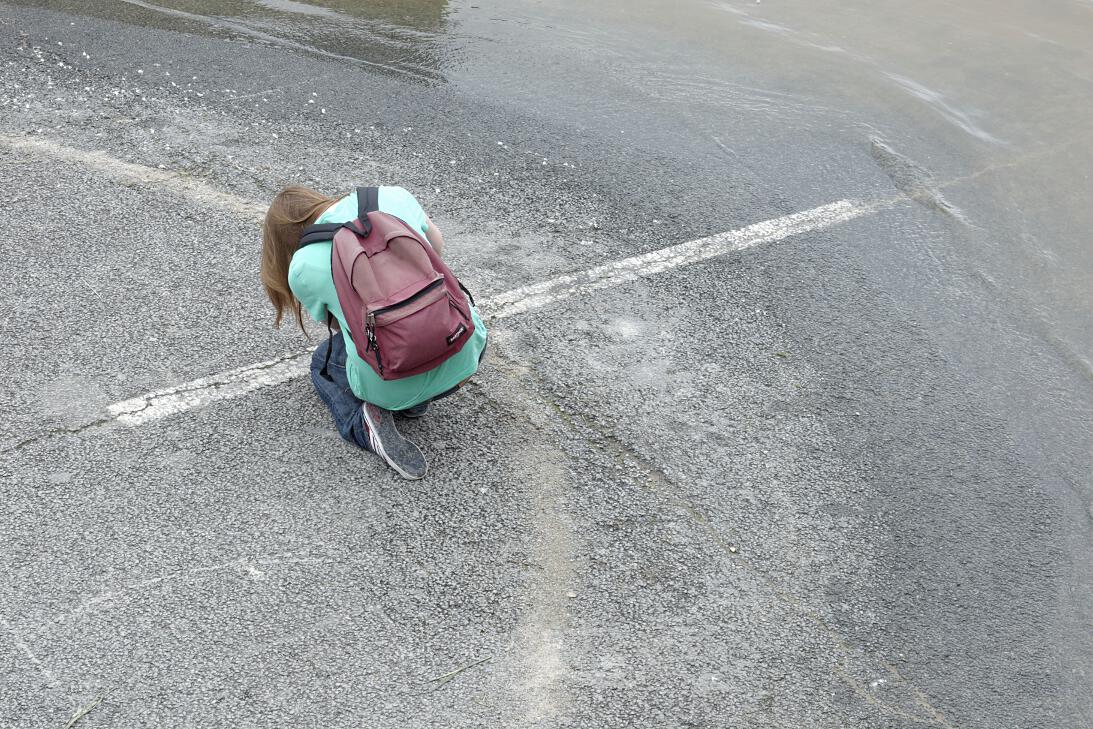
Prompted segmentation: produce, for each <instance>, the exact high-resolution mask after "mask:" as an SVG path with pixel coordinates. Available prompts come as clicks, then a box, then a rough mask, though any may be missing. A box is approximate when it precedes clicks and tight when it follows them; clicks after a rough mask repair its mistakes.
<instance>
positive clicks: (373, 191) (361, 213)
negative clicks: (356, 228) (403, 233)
mask: <svg viewBox="0 0 1093 729" xmlns="http://www.w3.org/2000/svg"><path fill="white" fill-rule="evenodd" d="M379 209H380V189H379V188H378V187H358V188H357V219H358V220H367V219H368V213H374V212H377V211H379Z"/></svg>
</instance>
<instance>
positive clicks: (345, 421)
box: [311, 332, 486, 450]
mask: <svg viewBox="0 0 1093 729" xmlns="http://www.w3.org/2000/svg"><path fill="white" fill-rule="evenodd" d="M328 348H329V349H330V366H329V367H327V374H328V375H330V379H329V380H328V379H326V378H325V377H323V374H322V372H323V363H324V362H325V361H326V350H327V349H328ZM485 354H486V350H485V349H483V350H482V354H481V355H479V357H478V361H479V362H481V361H482V356H484V355H485ZM311 383H312V384H313V385H315V392H317V393H319V397H320V398H321V399H322V401H323V402H324V403H326V406H327V407H328V408H330V414H331V415H333V416H334V425H335V426H337V428H338V432H339V433H341V436H342V438H345V439H346V440H347V441H349V442H350V443H352V444H354V445H356V446H357V447H358V448H364V449H365V450H371V448H370V447H369V446H368V426H367V425H365V424H364V414H363V413H361V405H363V404H364V401H363V400H361V399H360V398H358V397H357V396H356V395H354V394H353V390H351V389H350V388H349V378H348V376H347V375H346V374H345V338H344V337H342V333H341V332H338V333H337V334H335V335H334V336H333V337H332V338H330V339H327V340H326V341H325V342H323V343H322V344H320V345H319V346H318V347H317V348H316V349H315V353H314V354H312V355H311ZM458 389H459V385H456V386H455V387H453V388H452V389H450V390H448V391H446V392H442V393H440V394H439V395H437V396H436V397H434V398H432V399H431V400H429V401H428V402H432V400H439V399H440V398H442V397H447V396H448V395H451V394H452V393H453V392H455V391H456V390H458Z"/></svg>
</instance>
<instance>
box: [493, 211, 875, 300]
mask: <svg viewBox="0 0 1093 729" xmlns="http://www.w3.org/2000/svg"><path fill="white" fill-rule="evenodd" d="M870 210H871V208H869V207H868V206H866V205H864V204H862V203H859V202H853V201H850V200H840V201H838V202H834V203H830V204H829V205H821V206H820V207H818V208H812V209H811V210H805V211H804V212H801V213H794V214H793V215H787V216H785V217H783V218H775V219H774V220H765V221H763V222H762V223H755V224H754V225H749V226H747V227H746V228H740V229H739V230H731V231H729V232H727V233H718V234H716V235H711V236H709V237H706V238H698V239H697V240H692V241H689V242H687V243H680V244H679V245H675V246H670V247H668V248H662V249H660V250H657V251H652V252H651V253H645V254H642V255H640V256H634V257H632V258H626V259H623V260H621V261H615V262H614V263H607V264H605V265H603V266H597V267H596V268H590V269H588V270H587V271H581V272H580V273H572V274H569V275H567V276H559V277H558V278H552V279H550V280H549V281H543V282H542V283H537V284H532V285H531V286H524V287H522V288H518V289H513V290H512V291H507V292H505V293H503V294H499V295H497V296H495V297H493V298H492V299H491V300H490V301H489V302H488V306H487V304H486V303H484V304H483V308H484V309H485V310H487V312H488V313H487V314H486V316H487V318H488V319H500V318H503V317H506V316H513V315H514V314H522V313H523V312H525V311H530V310H531V309H538V308H541V307H543V306H546V305H548V304H552V303H554V302H555V301H558V300H560V299H568V298H570V297H572V296H576V295H578V294H584V293H588V292H589V291H595V290H596V289H602V288H606V287H608V286H614V285H616V284H619V283H623V282H625V281H633V280H635V279H637V278H642V277H645V276H652V275H653V274H655V273H660V272H662V271H667V270H669V269H672V268H678V267H680V266H685V265H687V264H689V263H697V262H699V261H705V260H707V259H710V258H715V257H717V256H721V255H724V254H726V253H731V252H733V251H742V250H744V249H745V248H751V247H753V246H757V245H759V244H760V243H769V242H771V241H776V240H782V239H783V238H788V237H789V236H792V235H797V234H798V233H804V232H806V231H810V230H819V229H821V228H827V227H829V226H831V225H835V224H836V223H842V222H845V221H847V220H851V219H853V218H856V217H859V216H860V215H863V214H865V213H867V212H869V211H870Z"/></svg>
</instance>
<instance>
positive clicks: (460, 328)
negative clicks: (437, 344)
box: [448, 324, 467, 345]
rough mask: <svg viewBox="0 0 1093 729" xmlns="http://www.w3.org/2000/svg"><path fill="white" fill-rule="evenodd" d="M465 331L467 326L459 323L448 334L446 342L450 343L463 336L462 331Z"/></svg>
mask: <svg viewBox="0 0 1093 729" xmlns="http://www.w3.org/2000/svg"><path fill="white" fill-rule="evenodd" d="M466 331H467V327H466V325H464V324H460V325H459V326H458V327H456V329H455V331H454V332H452V333H451V334H449V335H448V344H449V345H450V344H451V343H452V342H454V341H455V340H457V339H459V338H460V337H462V336H463V333H464V332H466Z"/></svg>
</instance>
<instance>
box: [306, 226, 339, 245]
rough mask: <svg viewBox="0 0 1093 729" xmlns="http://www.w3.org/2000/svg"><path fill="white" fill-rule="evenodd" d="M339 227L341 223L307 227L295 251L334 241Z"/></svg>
mask: <svg viewBox="0 0 1093 729" xmlns="http://www.w3.org/2000/svg"><path fill="white" fill-rule="evenodd" d="M341 227H342V224H341V223H320V224H319V225H309V226H307V227H306V228H304V232H303V234H302V235H301V236H300V245H299V246H298V247H297V248H296V250H300V248H303V247H304V246H306V245H311V244H312V243H325V242H327V241H332V240H334V234H335V233H337V232H338V229H339V228H341Z"/></svg>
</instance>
